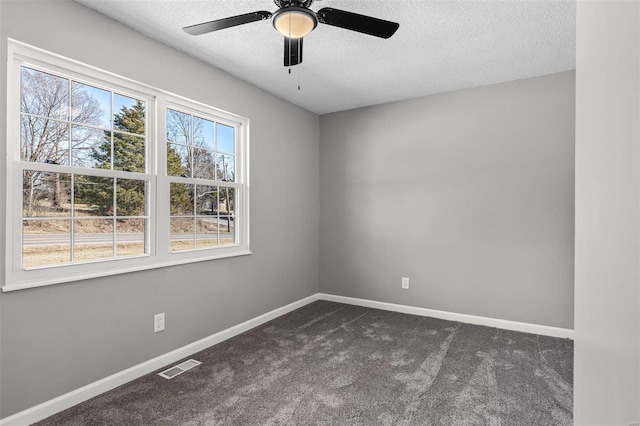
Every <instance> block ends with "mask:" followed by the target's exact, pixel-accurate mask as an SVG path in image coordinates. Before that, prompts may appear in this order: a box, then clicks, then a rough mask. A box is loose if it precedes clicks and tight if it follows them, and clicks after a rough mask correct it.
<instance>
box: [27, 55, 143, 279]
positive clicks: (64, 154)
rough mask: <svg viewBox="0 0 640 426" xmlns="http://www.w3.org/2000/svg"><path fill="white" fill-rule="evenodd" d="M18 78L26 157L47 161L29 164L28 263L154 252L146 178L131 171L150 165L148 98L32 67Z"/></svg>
mask: <svg viewBox="0 0 640 426" xmlns="http://www.w3.org/2000/svg"><path fill="white" fill-rule="evenodd" d="M20 77H21V86H20V88H21V90H20V112H21V114H20V159H21V161H24V162H29V163H39V164H45V165H46V166H45V167H37V168H36V167H33V169H29V168H28V167H27V168H25V169H24V170H23V179H22V189H23V197H22V198H23V213H22V215H23V221H22V265H23V267H38V266H50V265H57V264H65V263H72V262H80V261H88V260H97V259H109V258H114V257H121V256H131V255H142V254H145V253H148V250H147V248H146V243H145V241H146V238H145V235H146V232H147V231H146V230H147V228H148V216H147V215H148V213H147V195H146V193H147V191H148V188H147V187H148V183H147V181H146V180H144V179H141V178H137V179H136V178H135V177H138V176H139V175H137V176H135V175H130V172H136V173H145V172H146V130H145V128H146V117H145V115H146V105H145V102H143V101H141V100H139V99H134V98H131V97H129V96H125V95H122V94H119V93H116V92H114V91H109V90H105V89H102V88H98V87H93V86H91V85H87V84H83V83H81V82H77V81H73V80H71V79H68V78H64V77H60V76H56V75H53V74H49V73H46V72H42V71H39V70H35V69H31V68H27V67H22V68H21V75H20ZM61 166H62V167H63V168H64V167H65V166H67V168H66V170H65V172H58V171H57V170H58V169H59V168H60V167H61ZM68 166H72V167H74V168H73V169H70V168H68ZM83 169H85V170H87V171H86V172H83ZM89 169H102V170H108V171H110V173H107V176H103V175H100V174H96V173H92V172H90V171H89Z"/></svg>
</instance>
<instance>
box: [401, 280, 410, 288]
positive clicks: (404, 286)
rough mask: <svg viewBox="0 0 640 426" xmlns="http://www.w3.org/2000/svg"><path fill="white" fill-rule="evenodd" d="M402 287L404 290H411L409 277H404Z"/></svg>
mask: <svg viewBox="0 0 640 426" xmlns="http://www.w3.org/2000/svg"><path fill="white" fill-rule="evenodd" d="M402 288H403V289H404V290H409V278H407V277H402Z"/></svg>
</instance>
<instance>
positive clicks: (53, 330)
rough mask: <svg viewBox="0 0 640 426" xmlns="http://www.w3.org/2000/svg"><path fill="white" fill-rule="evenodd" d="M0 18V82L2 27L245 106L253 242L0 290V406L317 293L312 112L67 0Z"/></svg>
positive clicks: (152, 80)
mask: <svg viewBox="0 0 640 426" xmlns="http://www.w3.org/2000/svg"><path fill="white" fill-rule="evenodd" d="M0 19H1V20H0V28H1V31H2V34H1V39H0V45H1V46H2V57H1V64H2V65H1V66H0V69H1V74H2V80H1V83H0V84H1V85H0V93H6V91H5V88H6V77H5V64H6V47H7V46H6V43H7V37H11V38H14V39H17V40H20V41H23V42H26V43H29V44H32V45H35V46H37V47H41V48H43V49H47V50H49V51H52V52H55V53H59V54H61V55H64V56H68V57H70V58H73V59H76V60H79V61H82V62H85V63H88V64H90V65H93V66H97V67H99V68H102V69H105V70H108V71H111V72H114V73H117V74H120V75H123V76H125V77H129V78H132V79H135V80H138V81H141V82H144V83H147V84H150V85H152V86H156V87H158V88H161V89H165V90H168V91H171V92H173V93H176V94H179V95H182V96H185V97H188V98H191V99H194V100H197V101H201V102H204V103H207V104H210V105H213V106H215V107H218V108H221V109H224V110H228V111H231V112H234V113H236V114H239V115H243V116H245V117H248V118H249V119H250V120H251V123H250V125H251V171H250V172H251V249H252V251H253V254H252V255H251V256H244V257H239V258H232V259H225V260H215V261H210V262H202V263H195V264H190V265H184V266H179V267H171V268H164V269H157V270H153V271H146V272H138V273H132V274H126V275H117V276H113V277H106V278H100V279H93V280H88V281H82V282H74V283H69V284H60V285H55V286H49V287H45V288H36V289H30V290H22V291H17V292H11V293H4V294H1V295H0V309H1V317H0V318H1V330H0V332H1V333H2V345H1V352H0V362H1V364H0V369H1V376H0V377H1V379H0V380H1V381H0V395H1V400H0V407H1V410H2V411H1V413H0V417H6V416H9V415H11V414H13V413H16V412H18V411H21V410H23V409H26V408H28V407H31V406H34V405H36V404H38V403H41V402H43V401H46V400H49V399H51V398H54V397H56V396H58V395H61V394H63V393H66V392H68V391H71V390H74V389H77V388H79V387H81V386H83V385H86V384H88V383H91V382H94V381H96V380H99V379H101V378H103V377H106V376H109V375H110V374H113V373H116V372H119V371H121V370H123V369H126V368H128V367H131V366H133V365H136V364H138V363H141V362H143V361H147V360H149V359H151V358H153V357H156V356H158V355H161V354H164V353H166V352H169V351H171V350H173V349H176V348H178V347H181V346H183V345H186V344H188V343H192V342H194V341H196V340H198V339H201V338H203V337H206V336H209V335H211V334H213V333H216V332H218V331H220V330H222V329H225V328H227V327H230V326H232V325H235V324H238V323H240V322H242V321H245V320H247V319H250V318H253V317H255V316H258V315H260V314H262V313H264V312H268V311H270V310H272V309H275V308H278V307H281V306H283V305H286V304H288V303H290V302H293V301H296V300H299V299H301V298H304V297H306V296H309V295H311V294H315V293H317V292H318V259H319V254H318V245H319V244H318V220H319V218H318V199H319V195H318V185H319V184H318V174H319V172H318V163H319V159H318V155H319V152H318V139H319V136H318V126H319V123H318V116H317V115H315V114H313V113H310V112H308V111H305V110H303V109H300V108H298V107H295V106H293V105H291V104H290V103H288V102H285V101H283V100H281V99H279V98H277V97H275V96H273V95H271V94H268V93H266V92H265V91H262V90H260V89H257V88H256V87H254V86H252V85H250V84H247V83H244V82H241V81H239V80H237V79H235V78H233V77H231V76H230V75H228V74H226V73H224V72H222V71H220V70H217V69H214V68H212V67H209V66H207V65H205V64H204V63H202V62H199V61H197V60H195V59H192V58H190V57H188V56H186V55H184V54H182V53H180V52H178V51H176V50H173V49H170V48H168V47H166V46H164V45H162V44H160V43H158V42H156V41H154V40H151V39H149V38H146V37H144V36H142V35H140V34H139V33H137V32H135V31H132V30H130V29H128V28H126V27H124V26H122V25H120V24H118V23H116V22H115V21H112V20H110V19H108V18H106V17H104V16H102V15H100V14H98V13H96V12H94V11H92V10H90V9H88V8H85V7H84V6H81V5H79V4H77V3H74V2H69V1H56V2H51V1H44V2H34V1H19V2H11V1H9V2H7V1H3V2H2V16H1V18H0ZM0 99H1V101H0V102H1V105H2V111H0V120H2V122H0V124H1V128H2V129H5V128H6V127H5V116H6V114H5V111H6V99H5V96H0ZM282 117H287V119H286V125H287V131H286V132H282V131H280V129H281V123H282ZM5 139H6V138H5V134H4V130H3V134H2V137H1V139H0V140H1V141H2V142H1V143H0V146H4V144H5V142H6V141H5ZM2 158H4V155H3V156H2ZM282 165H285V167H281V166H282ZM0 167H1V168H2V169H1V171H2V174H1V176H2V181H4V174H5V172H6V170H5V164H4V161H0ZM0 187H2V190H1V191H4V188H3V187H4V185H0ZM2 200H3V202H4V200H5V197H4V196H3V197H2ZM4 211H5V210H4V206H2V217H3V218H4ZM0 229H1V230H0V232H4V224H3V225H2V227H1V228H0ZM0 241H4V235H2V234H0ZM2 258H3V259H4V256H3V257H2ZM159 312H165V313H166V324H167V325H166V327H167V328H166V331H164V332H162V333H158V334H153V333H152V323H153V319H152V318H153V314H154V313H159Z"/></svg>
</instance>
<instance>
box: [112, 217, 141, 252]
mask: <svg viewBox="0 0 640 426" xmlns="http://www.w3.org/2000/svg"><path fill="white" fill-rule="evenodd" d="M145 235H146V220H145V219H119V220H117V221H116V256H139V255H143V254H145V253H146V250H145Z"/></svg>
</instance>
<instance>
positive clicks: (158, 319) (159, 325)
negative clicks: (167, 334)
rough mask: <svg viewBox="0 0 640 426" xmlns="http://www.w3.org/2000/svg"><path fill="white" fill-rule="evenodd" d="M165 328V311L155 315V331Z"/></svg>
mask: <svg viewBox="0 0 640 426" xmlns="http://www.w3.org/2000/svg"><path fill="white" fill-rule="evenodd" d="M162 330H164V312H163V313H161V314H156V315H154V316H153V332H154V333H157V332H158V331H162Z"/></svg>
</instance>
